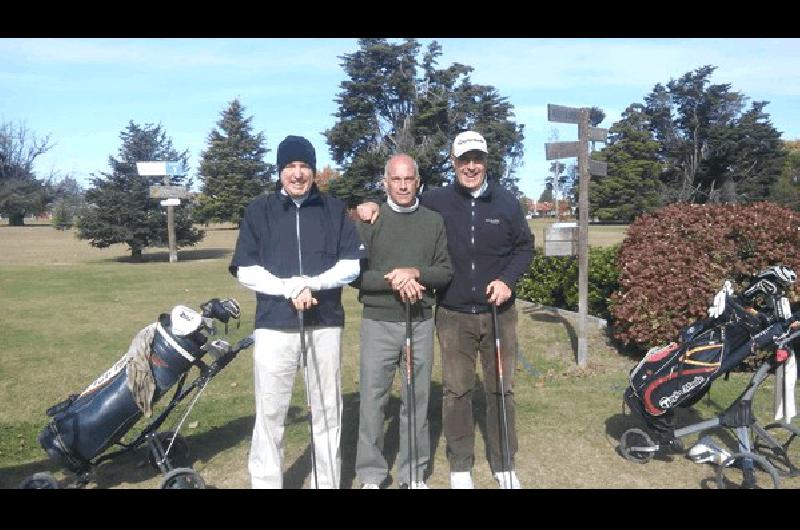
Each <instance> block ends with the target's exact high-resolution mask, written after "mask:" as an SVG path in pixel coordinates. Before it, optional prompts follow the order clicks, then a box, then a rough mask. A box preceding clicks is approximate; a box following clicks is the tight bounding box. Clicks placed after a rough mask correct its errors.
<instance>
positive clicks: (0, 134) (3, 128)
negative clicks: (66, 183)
mask: <svg viewBox="0 0 800 530" xmlns="http://www.w3.org/2000/svg"><path fill="white" fill-rule="evenodd" d="M52 147H53V144H52V143H51V142H50V136H49V135H48V136H45V137H44V138H37V137H36V136H35V135H34V134H32V133H30V131H28V129H27V128H26V127H25V126H24V125H14V124H13V123H10V122H3V123H0V215H5V216H6V217H8V224H9V225H10V226H23V225H24V224H25V216H26V215H27V214H37V213H41V212H43V211H44V209H45V206H46V203H47V198H48V197H47V189H46V187H47V182H46V181H44V180H41V179H38V178H37V177H36V174H35V172H34V170H33V165H34V162H35V161H36V159H37V158H38V157H40V156H41V155H43V154H45V153H46V152H47V151H49V150H50V149H52Z"/></svg>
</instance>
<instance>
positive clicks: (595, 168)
mask: <svg viewBox="0 0 800 530" xmlns="http://www.w3.org/2000/svg"><path fill="white" fill-rule="evenodd" d="M589 174H591V175H595V176H598V177H605V176H606V175H608V164H607V163H606V162H600V161H599V160H591V159H589Z"/></svg>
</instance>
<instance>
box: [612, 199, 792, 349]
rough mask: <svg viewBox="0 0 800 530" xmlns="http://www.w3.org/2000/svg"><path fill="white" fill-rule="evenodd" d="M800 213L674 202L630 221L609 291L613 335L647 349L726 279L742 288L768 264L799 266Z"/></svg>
mask: <svg viewBox="0 0 800 530" xmlns="http://www.w3.org/2000/svg"><path fill="white" fill-rule="evenodd" d="M799 221H800V214H798V213H797V212H795V211H793V210H791V209H789V208H785V207H783V206H780V205H778V204H775V203H769V202H759V203H752V204H717V205H697V204H673V205H670V206H666V207H664V208H661V209H659V210H656V211H654V212H652V213H650V214H646V215H642V216H641V217H639V218H637V219H636V220H635V221H634V222H633V224H631V225H630V227H629V228H628V230H627V232H626V237H625V240H624V241H623V242H622V247H621V250H620V253H619V257H618V261H617V265H618V267H619V270H620V278H619V289H618V290H617V291H616V292H615V293H613V294H612V295H611V297H610V309H611V314H612V319H613V326H614V336H615V338H617V339H619V340H620V341H622V342H623V343H625V344H627V345H629V346H635V347H639V348H641V349H647V348H649V347H651V346H653V345H656V344H661V343H664V342H667V341H670V340H675V338H676V337H677V334H678V332H679V331H680V329H681V328H682V327H683V326H685V325H687V324H689V323H691V322H693V321H694V320H696V319H698V318H702V317H705V316H707V315H706V310H707V308H708V306H709V304H710V303H711V301H712V300H713V297H714V294H715V293H716V292H717V291H718V290H719V289H720V287H721V285H722V283H723V281H724V280H725V279H730V280H731V281H732V282H733V283H734V291H735V292H737V293H738V292H741V290H742V289H743V288H745V287H746V286H747V285H749V283H750V278H751V277H752V276H753V275H754V274H757V273H758V272H759V271H760V270H761V269H763V268H764V267H766V266H769V265H775V264H783V265H786V266H789V267H792V268H794V270H795V271H798V272H800V232H798V230H800V226H798V224H799V223H798V222H799Z"/></svg>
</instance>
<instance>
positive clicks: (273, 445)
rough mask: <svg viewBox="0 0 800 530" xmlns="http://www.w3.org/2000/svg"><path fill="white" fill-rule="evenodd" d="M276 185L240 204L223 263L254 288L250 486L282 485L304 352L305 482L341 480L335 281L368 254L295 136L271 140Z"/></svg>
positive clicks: (307, 147) (307, 146) (353, 273)
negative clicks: (309, 436) (311, 452)
mask: <svg viewBox="0 0 800 530" xmlns="http://www.w3.org/2000/svg"><path fill="white" fill-rule="evenodd" d="M277 165H278V173H279V175H280V180H279V183H278V186H276V190H275V192H274V193H270V194H265V195H260V196H259V197H256V198H255V199H254V200H253V201H252V202H251V203H250V204H249V205H248V206H247V209H246V211H245V215H244V218H243V219H242V222H241V225H240V229H239V238H238V240H237V241H236V250H235V252H234V255H233V259H232V260H231V264H230V267H229V270H230V272H231V274H233V275H234V276H236V277H237V279H238V280H239V282H240V283H242V284H243V285H244V286H245V287H247V288H248V289H251V290H253V291H255V292H256V321H255V328H256V330H255V346H254V349H253V371H254V376H255V396H256V422H255V426H254V428H253V438H252V443H251V447H250V457H249V463H248V468H249V471H250V479H251V485H252V487H253V488H282V487H283V431H284V421H285V419H286V413H287V411H288V409H289V402H290V401H291V396H292V384H293V382H294V376H295V373H296V371H297V368H298V365H299V363H300V362H301V359H300V355H301V351H300V319H301V318H302V320H303V324H304V329H305V343H306V349H307V355H308V372H307V379H306V382H305V384H306V388H307V389H308V393H309V395H310V400H311V417H312V419H313V426H312V429H313V435H314V444H315V457H316V458H315V460H316V476H317V479H318V481H319V482H318V484H314V480H313V478H312V480H311V484H312V487H319V488H338V487H339V486H340V484H339V481H340V471H341V454H340V450H339V440H340V437H341V417H342V395H341V382H340V380H341V369H340V366H341V342H342V327H343V326H344V308H343V307H342V301H341V294H342V286H344V285H346V284H348V283H349V282H351V281H353V280H354V279H355V278H356V277H357V276H358V274H359V271H360V259H361V258H363V257H366V254H365V249H364V245H363V244H362V243H361V240H360V239H359V236H358V233H357V232H356V229H355V225H354V224H353V222H352V221H351V220H350V218H349V217H348V215H347V209H346V207H345V204H344V203H343V202H342V201H340V200H338V199H335V198H333V197H328V196H326V195H323V194H322V193H320V192H319V190H318V189H317V186H316V184H315V183H314V176H315V175H316V165H317V159H316V153H315V151H314V147H313V146H312V145H311V143H310V142H309V141H308V140H306V139H305V138H303V137H301V136H287V137H286V138H285V139H284V140H283V141H282V142H281V143H280V145H279V146H278V156H277Z"/></svg>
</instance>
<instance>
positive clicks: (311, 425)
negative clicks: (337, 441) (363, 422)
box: [297, 309, 319, 489]
mask: <svg viewBox="0 0 800 530" xmlns="http://www.w3.org/2000/svg"><path fill="white" fill-rule="evenodd" d="M297 320H298V322H299V323H300V353H301V354H302V355H303V375H304V376H305V378H306V381H305V383H306V385H305V386H306V406H307V407H308V431H309V433H311V468H312V469H313V470H314V489H319V482H317V451H316V447H315V446H314V417H313V415H312V413H311V393H310V390H309V386H310V385H309V381H311V380H310V379H309V378H308V350H307V349H306V326H305V323H304V322H303V311H302V310H301V309H299V310H298V311H297Z"/></svg>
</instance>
